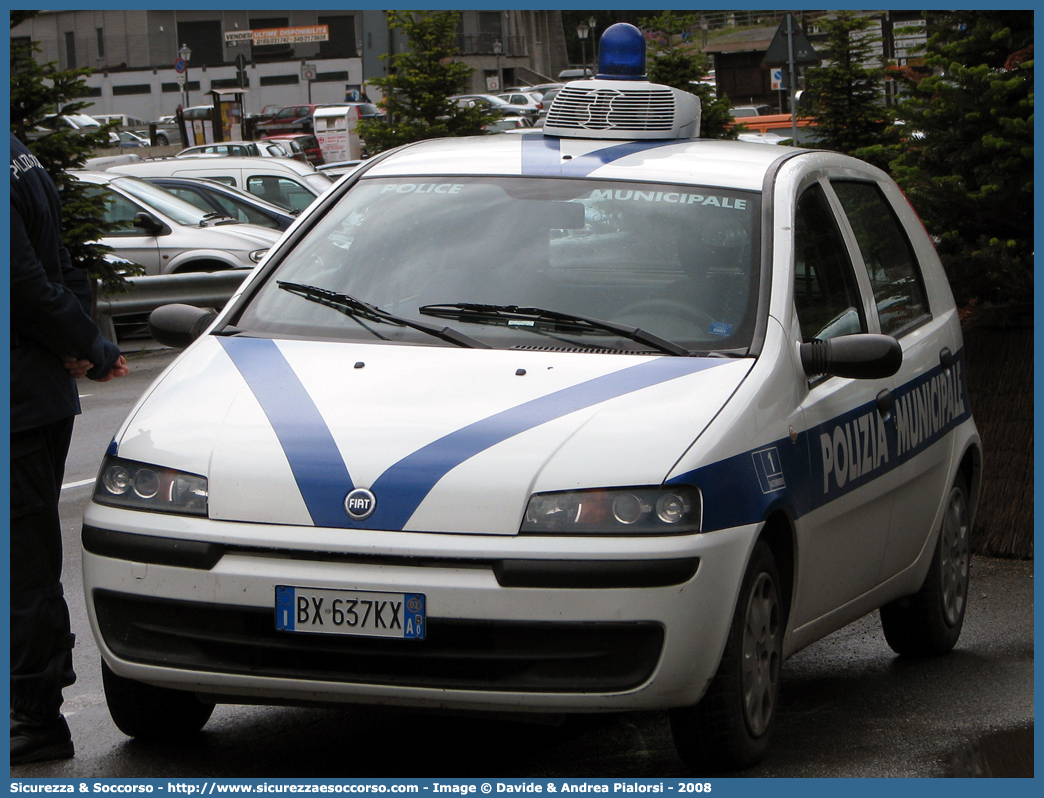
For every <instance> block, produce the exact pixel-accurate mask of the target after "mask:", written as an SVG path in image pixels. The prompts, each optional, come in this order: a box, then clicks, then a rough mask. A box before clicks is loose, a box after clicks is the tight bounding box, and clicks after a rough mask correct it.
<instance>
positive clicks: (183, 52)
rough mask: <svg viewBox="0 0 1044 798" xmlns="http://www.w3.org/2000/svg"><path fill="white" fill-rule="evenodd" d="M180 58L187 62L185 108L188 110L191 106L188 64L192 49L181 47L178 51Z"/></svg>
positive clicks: (185, 46)
mask: <svg viewBox="0 0 1044 798" xmlns="http://www.w3.org/2000/svg"><path fill="white" fill-rule="evenodd" d="M178 56H179V57H180V58H181V60H182V61H184V62H185V72H184V75H185V107H186V108H188V104H189V87H188V62H189V58H191V57H192V49H191V48H190V47H189V46H188V45H187V44H183V45H181V49H180V50H178Z"/></svg>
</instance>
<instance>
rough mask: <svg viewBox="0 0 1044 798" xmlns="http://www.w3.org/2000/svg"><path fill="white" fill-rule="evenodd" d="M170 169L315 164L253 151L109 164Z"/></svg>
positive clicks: (294, 168)
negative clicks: (263, 155)
mask: <svg viewBox="0 0 1044 798" xmlns="http://www.w3.org/2000/svg"><path fill="white" fill-rule="evenodd" d="M170 169H179V170H185V169H210V170H213V171H219V170H221V169H252V170H255V171H257V172H258V173H261V172H265V171H267V172H296V173H297V174H299V175H306V174H311V173H312V172H314V171H315V167H313V166H312V165H311V164H306V163H302V162H301V161H295V160H293V159H291V158H268V157H262V156H253V155H216V156H214V157H213V158H200V159H199V160H196V159H192V160H191V161H190V160H189V159H187V158H181V159H179V158H157V159H155V160H150V161H139V162H138V163H130V164H121V165H119V166H113V167H110V169H109V171H112V172H120V173H122V174H129V175H133V174H146V175H160V174H170V172H169V170H170Z"/></svg>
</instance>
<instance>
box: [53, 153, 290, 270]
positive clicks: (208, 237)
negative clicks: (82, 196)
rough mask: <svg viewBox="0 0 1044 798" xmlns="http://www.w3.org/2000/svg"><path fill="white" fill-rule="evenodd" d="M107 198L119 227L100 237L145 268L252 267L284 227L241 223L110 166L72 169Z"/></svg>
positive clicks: (112, 218)
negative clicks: (104, 169) (101, 169)
mask: <svg viewBox="0 0 1044 798" xmlns="http://www.w3.org/2000/svg"><path fill="white" fill-rule="evenodd" d="M73 174H74V175H75V177H76V179H77V180H79V181H80V182H83V183H89V184H90V185H91V186H93V187H94V188H93V189H91V193H92V194H95V195H96V196H97V197H98V198H99V199H100V200H102V201H103V202H104V203H105V220H106V221H107V222H113V223H115V224H117V225H118V227H117V229H116V230H114V231H113V232H111V233H109V234H108V235H106V236H105V237H104V238H102V239H100V243H102V244H105V245H106V246H109V247H112V249H113V250H114V253H115V254H116V255H117V256H118V257H121V258H124V259H126V260H129V261H131V262H132V263H137V264H139V265H141V266H143V267H144V268H145V273H146V274H150V275H151V274H175V273H179V272H211V271H220V270H222V269H244V268H252V267H253V266H254V264H256V263H257V262H258V261H260V260H261V258H262V257H264V255H265V253H266V252H268V250H269V248H270V247H271V246H272V245H273V244H274V243H275V242H276V241H278V240H279V237H280V231H278V230H270V229H268V228H265V227H259V226H257V225H253V224H243V223H241V222H239V221H237V220H235V219H232V218H231V217H229V216H226V215H224V214H222V213H220V212H211V213H208V212H207V211H204V210H201V209H200V208H197V207H196V206H195V205H193V204H191V203H189V202H186V201H185V200H183V199H181V198H180V197H176V196H174V195H173V194H171V193H170V192H169V191H167V190H166V189H163V188H160V187H159V186H154V185H151V184H149V183H146V182H145V181H144V180H139V179H138V178H136V177H129V176H126V175H116V174H112V173H109V172H90V171H75V172H73Z"/></svg>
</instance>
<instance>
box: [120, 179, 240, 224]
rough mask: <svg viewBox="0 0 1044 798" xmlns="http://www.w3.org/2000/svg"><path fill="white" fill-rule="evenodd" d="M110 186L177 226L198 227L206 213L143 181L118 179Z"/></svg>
mask: <svg viewBox="0 0 1044 798" xmlns="http://www.w3.org/2000/svg"><path fill="white" fill-rule="evenodd" d="M112 185H113V186H114V187H116V188H118V189H119V190H120V191H123V192H125V193H126V194H129V195H131V196H132V197H134V198H135V199H138V200H140V201H141V202H142V203H143V204H144V205H146V206H148V207H149V208H151V209H153V210H155V211H159V212H160V213H162V214H163V215H164V216H167V217H168V218H170V219H171V220H172V221H175V222H177V223H178V224H187V225H198V224H200V223H202V222H203V217H204V216H206V215H207V213H208V212H207V211H204V210H201V209H200V208H197V207H196V206H195V205H193V204H192V203H191V202H187V201H185V200H183V199H182V198H181V197H177V196H175V195H173V194H171V193H170V192H169V191H167V190H166V189H165V188H160V187H159V186H154V185H152V184H151V183H146V182H145V181H144V180H138V179H136V178H133V177H119V178H116V179H115V180H113V181H112ZM226 221H227V220H226Z"/></svg>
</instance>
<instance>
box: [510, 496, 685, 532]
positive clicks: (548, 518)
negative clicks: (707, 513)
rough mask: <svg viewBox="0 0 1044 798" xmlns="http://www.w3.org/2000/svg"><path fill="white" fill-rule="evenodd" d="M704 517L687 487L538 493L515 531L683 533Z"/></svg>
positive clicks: (532, 498)
mask: <svg viewBox="0 0 1044 798" xmlns="http://www.w3.org/2000/svg"><path fill="white" fill-rule="evenodd" d="M702 515H703V503H702V501H701V499H700V491H699V489H697V488H694V487H692V486H691V485H669V486H659V487H653V488H612V489H595V490H573V491H561V492H557V493H536V494H533V496H531V497H530V499H529V505H528V506H527V507H526V515H525V517H524V518H523V519H522V527H521V528H520V529H519V533H520V534H549V533H561V534H567V535H681V534H689V533H692V532H699V531H700V523H701V520H702Z"/></svg>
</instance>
